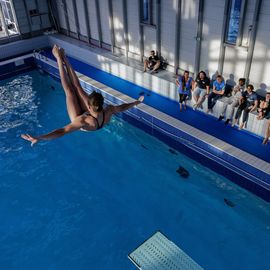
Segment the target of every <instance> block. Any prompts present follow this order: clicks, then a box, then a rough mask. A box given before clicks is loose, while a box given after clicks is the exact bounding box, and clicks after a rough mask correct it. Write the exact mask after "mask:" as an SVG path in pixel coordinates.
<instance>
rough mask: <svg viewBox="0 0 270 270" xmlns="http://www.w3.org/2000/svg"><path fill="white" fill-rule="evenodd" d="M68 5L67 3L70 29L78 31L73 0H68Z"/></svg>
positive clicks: (74, 31)
mask: <svg viewBox="0 0 270 270" xmlns="http://www.w3.org/2000/svg"><path fill="white" fill-rule="evenodd" d="M66 5H67V14H68V21H69V29H70V31H71V32H73V33H77V27H76V23H75V14H74V9H73V4H72V0H66Z"/></svg>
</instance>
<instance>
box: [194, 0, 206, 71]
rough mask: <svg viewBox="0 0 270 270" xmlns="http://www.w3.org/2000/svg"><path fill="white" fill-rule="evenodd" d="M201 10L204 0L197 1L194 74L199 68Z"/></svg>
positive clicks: (201, 27)
mask: <svg viewBox="0 0 270 270" xmlns="http://www.w3.org/2000/svg"><path fill="white" fill-rule="evenodd" d="M203 10H204V0H200V1H199V16H198V29H197V36H196V54H195V64H194V74H195V75H197V74H198V72H199V68H200V58H201V44H202V30H203Z"/></svg>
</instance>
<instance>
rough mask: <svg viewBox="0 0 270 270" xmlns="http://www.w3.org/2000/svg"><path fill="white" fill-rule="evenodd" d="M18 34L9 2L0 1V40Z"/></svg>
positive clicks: (5, 0) (6, 0) (7, 0)
mask: <svg viewBox="0 0 270 270" xmlns="http://www.w3.org/2000/svg"><path fill="white" fill-rule="evenodd" d="M16 34H19V31H18V26H17V22H16V17H15V12H14V9H13V5H12V1H11V0H0V38H3V37H9V36H12V35H16Z"/></svg>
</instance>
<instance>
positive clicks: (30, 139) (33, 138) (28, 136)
mask: <svg viewBox="0 0 270 270" xmlns="http://www.w3.org/2000/svg"><path fill="white" fill-rule="evenodd" d="M21 137H22V138H23V139H25V140H26V141H29V142H31V146H33V145H34V144H35V143H37V142H38V139H37V138H35V137H32V136H31V135H29V134H22V135H21Z"/></svg>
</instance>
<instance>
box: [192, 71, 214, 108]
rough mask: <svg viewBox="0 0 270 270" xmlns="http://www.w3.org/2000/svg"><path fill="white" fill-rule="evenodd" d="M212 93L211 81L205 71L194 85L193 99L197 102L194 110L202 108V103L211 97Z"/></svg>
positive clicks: (200, 73) (199, 75)
mask: <svg viewBox="0 0 270 270" xmlns="http://www.w3.org/2000/svg"><path fill="white" fill-rule="evenodd" d="M209 91H210V79H209V78H208V77H207V76H206V73H205V72H204V71H200V72H199V74H198V76H197V78H196V80H195V83H194V92H193V98H194V100H195V104H194V105H193V109H194V110H196V109H197V108H202V103H203V101H204V99H205V96H206V95H209Z"/></svg>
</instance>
